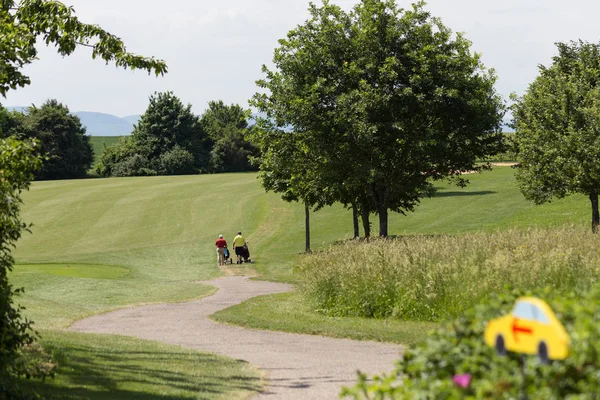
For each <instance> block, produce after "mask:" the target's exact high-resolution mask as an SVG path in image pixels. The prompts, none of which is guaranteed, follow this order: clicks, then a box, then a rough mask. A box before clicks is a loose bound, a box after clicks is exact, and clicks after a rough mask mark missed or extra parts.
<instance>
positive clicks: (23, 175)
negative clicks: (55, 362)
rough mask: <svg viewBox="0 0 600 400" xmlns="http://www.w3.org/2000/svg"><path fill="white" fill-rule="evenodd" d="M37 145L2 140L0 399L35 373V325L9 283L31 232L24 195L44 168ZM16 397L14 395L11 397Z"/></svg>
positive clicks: (16, 290) (0, 155)
mask: <svg viewBox="0 0 600 400" xmlns="http://www.w3.org/2000/svg"><path fill="white" fill-rule="evenodd" d="M36 152H37V148H36V144H35V142H29V141H23V142H21V141H18V140H16V139H14V138H8V139H2V140H0V398H2V397H3V396H8V397H11V396H15V394H14V393H13V391H14V390H15V388H14V385H13V382H14V379H15V377H16V376H18V375H21V374H24V373H28V372H29V373H31V371H30V370H29V369H28V368H24V367H25V366H26V365H24V364H23V362H22V351H23V348H24V346H27V345H30V344H32V343H33V341H34V333H33V331H32V329H31V325H32V322H31V321H29V320H27V319H25V318H23V316H22V311H23V308H21V307H20V306H17V307H15V306H13V304H12V303H13V297H14V296H16V295H19V294H21V293H22V289H15V288H14V287H13V286H12V285H11V284H10V283H9V281H8V273H9V272H10V271H11V270H12V268H13V263H14V259H13V256H12V254H11V250H12V249H13V248H14V247H15V244H16V242H17V241H18V240H19V238H20V237H21V233H22V231H23V230H28V229H29V226H28V225H26V224H25V223H24V222H23V221H22V220H21V217H20V215H19V214H20V210H21V204H22V200H21V193H22V192H23V191H24V190H27V189H28V188H29V182H30V181H31V180H32V179H33V176H34V173H35V172H36V171H37V170H38V169H39V168H40V166H41V161H40V159H39V158H38V157H37V156H36ZM10 393H12V394H10Z"/></svg>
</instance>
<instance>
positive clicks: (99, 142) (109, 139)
mask: <svg viewBox="0 0 600 400" xmlns="http://www.w3.org/2000/svg"><path fill="white" fill-rule="evenodd" d="M120 138H121V136H90V144H91V145H92V149H94V163H96V161H98V158H99V157H100V155H101V154H102V152H103V151H104V147H108V146H110V145H112V144H115V143H117V142H118V141H119V139H120Z"/></svg>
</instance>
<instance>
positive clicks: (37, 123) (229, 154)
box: [0, 92, 258, 180]
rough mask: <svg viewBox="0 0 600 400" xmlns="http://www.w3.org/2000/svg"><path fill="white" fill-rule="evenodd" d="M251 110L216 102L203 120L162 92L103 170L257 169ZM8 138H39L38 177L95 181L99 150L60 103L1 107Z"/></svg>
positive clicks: (0, 128)
mask: <svg viewBox="0 0 600 400" xmlns="http://www.w3.org/2000/svg"><path fill="white" fill-rule="evenodd" d="M248 118H249V111H247V110H244V109H243V108H242V107H240V106H239V105H235V104H234V105H225V104H224V103H223V102H222V101H211V102H210V103H209V107H208V109H207V110H206V111H205V112H204V114H203V115H202V116H201V117H198V116H196V115H194V114H193V112H192V111H191V106H190V105H187V106H184V105H183V103H182V102H181V100H179V99H178V98H177V97H175V95H173V93H170V92H169V93H157V94H155V95H153V96H151V97H150V105H149V107H148V110H147V111H146V113H145V114H144V115H143V116H142V118H141V120H140V122H139V123H138V125H136V126H135V129H134V131H133V134H132V136H131V137H128V138H123V139H122V140H121V141H120V142H119V143H118V144H116V145H113V146H110V147H108V148H107V149H106V150H105V152H104V153H103V154H102V155H101V157H100V162H99V163H98V165H97V167H96V172H97V173H98V174H99V175H101V176H139V175H181V174H195V173H205V172H210V173H218V172H240V171H250V170H255V169H256V167H253V166H252V165H251V164H250V161H249V160H250V159H251V158H252V157H256V156H257V152H258V149H257V147H256V146H254V145H253V144H252V143H250V142H249V141H248V140H247V139H246V136H247V135H248V132H249V130H250V129H251V128H250V127H249V126H248ZM0 132H1V134H2V136H3V137H9V136H15V137H18V138H21V139H36V140H37V141H38V143H39V146H38V149H39V152H40V154H41V155H42V156H43V157H44V162H43V166H42V168H41V169H40V170H38V171H37V173H36V176H35V178H36V179H38V180H45V179H77V178H84V177H86V176H87V173H88V171H89V170H90V168H91V166H92V164H93V162H94V152H93V149H92V146H91V144H90V138H89V136H87V135H86V129H85V127H84V126H83V125H82V124H81V121H80V120H79V117H77V116H75V115H72V114H71V113H70V112H69V109H68V108H67V107H66V106H65V105H63V104H61V103H59V102H58V101H57V100H48V101H47V102H46V103H44V104H43V105H42V106H41V107H36V106H31V107H29V108H28V109H27V110H26V112H24V113H23V112H19V111H11V112H9V111H8V110H6V109H5V108H3V107H2V106H1V105H0Z"/></svg>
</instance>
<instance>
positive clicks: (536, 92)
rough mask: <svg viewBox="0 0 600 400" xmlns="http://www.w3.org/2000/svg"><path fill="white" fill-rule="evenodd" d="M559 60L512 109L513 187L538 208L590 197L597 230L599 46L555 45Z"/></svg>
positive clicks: (541, 70) (541, 72)
mask: <svg viewBox="0 0 600 400" xmlns="http://www.w3.org/2000/svg"><path fill="white" fill-rule="evenodd" d="M557 48H558V54H557V55H556V56H555V57H554V58H553V60H552V64H551V65H550V66H548V67H544V66H540V67H539V75H538V77H537V78H536V79H535V80H534V81H533V82H532V83H531V84H530V85H529V88H528V90H527V92H526V93H525V95H524V96H523V97H522V98H516V99H515V100H516V102H515V104H514V106H513V115H514V124H515V131H516V134H515V142H516V146H517V149H518V153H517V160H518V162H519V167H518V169H517V174H516V175H517V181H518V183H519V186H520V188H521V191H522V192H523V194H524V195H525V197H526V198H527V199H529V200H532V201H534V202H535V203H536V204H541V203H545V202H549V201H551V200H552V199H553V198H562V197H565V196H568V195H570V194H573V193H583V194H584V195H586V196H588V197H589V198H590V201H591V205H592V229H593V231H594V232H596V231H597V230H598V225H599V224H600V213H599V212H598V191H599V190H600V164H599V163H598V160H600V44H596V43H587V42H583V41H580V42H571V43H557Z"/></svg>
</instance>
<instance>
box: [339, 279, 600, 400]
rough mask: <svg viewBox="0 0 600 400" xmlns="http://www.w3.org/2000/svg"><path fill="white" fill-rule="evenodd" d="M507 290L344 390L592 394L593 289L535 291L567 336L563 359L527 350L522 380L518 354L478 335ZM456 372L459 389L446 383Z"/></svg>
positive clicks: (391, 395)
mask: <svg viewBox="0 0 600 400" xmlns="http://www.w3.org/2000/svg"><path fill="white" fill-rule="evenodd" d="M519 294H523V292H521V293H519V292H517V291H514V292H512V293H510V294H507V295H503V296H494V298H493V299H492V300H490V301H488V302H487V304H485V305H478V306H476V307H474V308H473V309H471V310H470V311H468V312H466V313H465V314H464V315H463V316H461V317H459V318H458V319H457V320H455V321H454V322H453V323H452V324H448V325H447V326H445V327H444V328H441V329H440V330H438V331H437V332H435V333H433V334H432V335H430V337H429V338H428V340H427V341H426V342H425V343H423V344H421V345H419V346H417V347H415V348H412V349H409V350H407V351H406V353H405V355H404V357H403V358H402V359H401V360H400V361H399V362H398V364H397V367H396V368H395V369H394V371H393V372H392V373H391V374H389V375H386V374H384V375H381V376H376V377H373V379H372V380H369V379H367V377H366V376H365V375H360V377H359V380H358V382H357V384H356V385H355V386H354V387H353V388H345V389H344V391H343V395H345V396H347V397H353V398H355V399H364V398H367V399H436V400H437V399H442V400H443V399H464V398H477V399H516V398H520V393H521V390H522V387H523V386H524V387H525V391H526V393H527V396H528V398H529V399H532V400H534V399H540V400H542V399H544V400H545V399H566V398H568V399H582V400H583V399H595V398H597V397H598V395H597V393H600V380H598V376H599V374H600V308H599V307H598V302H599V301H600V290H599V288H598V287H595V288H594V289H592V290H591V291H589V292H587V293H582V292H577V293H571V294H568V295H565V296H562V297H561V296H559V295H556V294H554V291H553V290H551V289H546V290H540V291H537V292H536V293H527V294H534V295H535V294H537V295H538V296H539V297H540V298H543V299H545V300H547V302H548V303H549V305H550V306H551V307H552V309H553V310H554V311H555V313H556V315H557V317H558V319H559V320H560V321H561V322H562V323H563V325H564V326H565V328H566V330H567V332H568V333H569V335H570V336H571V341H572V343H571V347H570V354H569V356H568V358H567V359H566V360H564V361H555V362H553V363H551V364H550V365H543V364H541V363H540V362H539V360H538V358H537V357H526V358H525V361H524V370H525V376H526V381H525V384H524V385H523V381H522V379H521V376H522V374H520V373H519V371H520V369H521V365H520V359H521V358H520V356H518V355H516V354H510V353H509V355H508V356H506V357H499V356H498V355H496V352H495V350H494V349H493V348H492V347H488V346H487V345H486V344H485V343H484V341H483V333H484V330H485V326H486V322H487V321H489V320H490V319H492V318H496V317H498V316H500V315H504V314H506V313H508V312H509V311H510V309H511V308H512V305H513V303H514V301H515V299H516V297H517V295H519ZM457 374H469V375H470V376H471V382H470V383H469V385H468V387H466V388H462V387H458V386H456V385H454V384H453V382H452V379H453V377H454V376H455V375H457Z"/></svg>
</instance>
